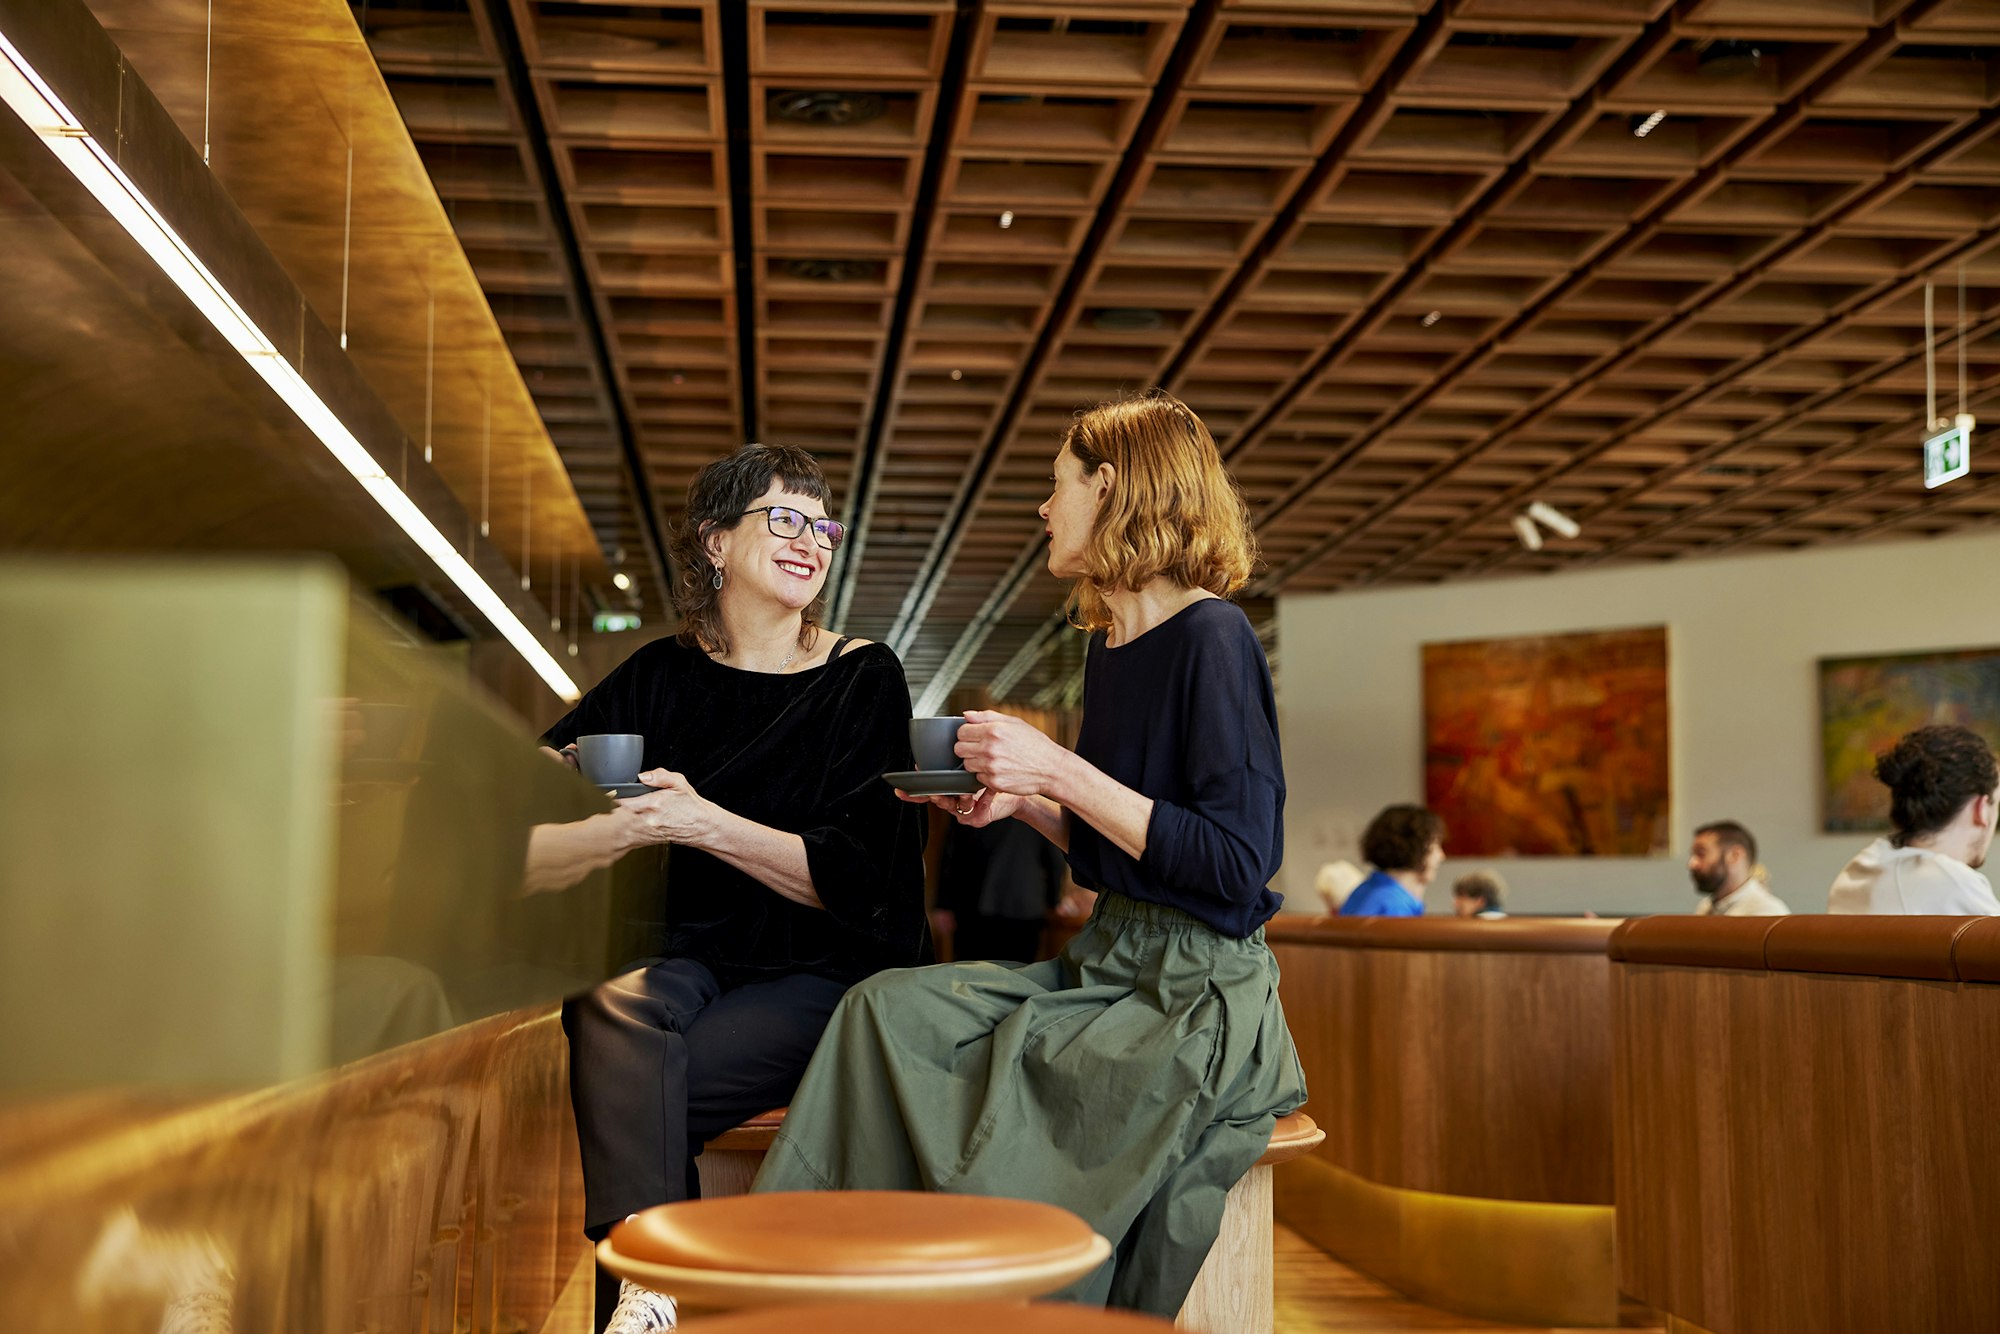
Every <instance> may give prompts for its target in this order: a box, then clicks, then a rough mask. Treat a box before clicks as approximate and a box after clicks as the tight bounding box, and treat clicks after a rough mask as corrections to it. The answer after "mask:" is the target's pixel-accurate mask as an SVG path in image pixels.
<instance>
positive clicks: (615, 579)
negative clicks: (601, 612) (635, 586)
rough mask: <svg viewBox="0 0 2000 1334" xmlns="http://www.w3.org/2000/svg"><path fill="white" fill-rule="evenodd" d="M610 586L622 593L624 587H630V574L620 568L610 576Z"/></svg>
mask: <svg viewBox="0 0 2000 1334" xmlns="http://www.w3.org/2000/svg"><path fill="white" fill-rule="evenodd" d="M611 586H612V587H613V588H615V589H617V590H618V591H619V592H621V593H623V592H624V591H625V590H626V589H628V588H630V587H632V576H631V575H629V574H627V573H625V571H623V570H620V571H618V573H616V574H614V575H612V576H611Z"/></svg>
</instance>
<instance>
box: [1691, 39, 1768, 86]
mask: <svg viewBox="0 0 2000 1334" xmlns="http://www.w3.org/2000/svg"><path fill="white" fill-rule="evenodd" d="M1763 58H1764V48H1763V47H1762V46H1760V45H1758V44H1757V43H1756V42H1746V41H1742V40H1740V39H1738V38H1734V37H1717V38H1714V39H1713V40H1711V41H1708V42H1705V43H1703V44H1702V45H1701V46H1700V47H1699V48H1697V49H1696V51H1695V53H1694V67H1695V69H1696V70H1698V71H1699V72H1700V73H1702V74H1704V75H1708V76H1711V77H1714V78H1719V79H1726V78H1730V77H1733V76H1735V75H1739V74H1754V73H1756V71H1757V66H1758V64H1759V63H1760V62H1761V61H1762V60H1763Z"/></svg>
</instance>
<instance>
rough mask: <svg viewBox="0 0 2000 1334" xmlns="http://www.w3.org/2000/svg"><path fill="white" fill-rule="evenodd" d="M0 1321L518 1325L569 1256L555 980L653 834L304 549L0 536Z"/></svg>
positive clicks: (648, 879)
mask: <svg viewBox="0 0 2000 1334" xmlns="http://www.w3.org/2000/svg"><path fill="white" fill-rule="evenodd" d="M0 623H4V624H6V625H7V626H8V628H9V633H8V634H7V635H6V636H4V637H0V730H4V733H5V735H7V737H8V738H9V745H8V746H7V747H5V748H4V749H0V836H4V838H5V839H6V846H7V848H8V855H7V856H6V857H5V858H4V859H0V1018H4V1023H0V1310H4V1311H5V1312H6V1315H7V1325H8V1328H10V1329H30V1330H43V1329H46V1330H50V1331H57V1330H61V1331H65V1332H66V1334H68V1332H71V1331H76V1330H82V1329H118V1330H123V1329H128V1328H129V1329H144V1330H147V1331H151V1330H153V1329H156V1328H160V1327H161V1326H162V1324H163V1321H164V1320H165V1316H166V1315H167V1314H168V1313H171V1312H172V1311H174V1310H175V1309H176V1307H175V1303H177V1302H178V1303H183V1304H185V1303H193V1304H194V1305H193V1306H191V1307H189V1308H188V1309H190V1310H200V1311H203V1312H206V1311H208V1310H210V1309H212V1308H214V1307H216V1305H217V1304H221V1305H222V1306H226V1308H227V1309H228V1310H230V1311H232V1312H233V1313H234V1320H235V1325H234V1327H235V1328H237V1329H241V1330H267V1329H268V1330H319V1329H324V1330H341V1331H351V1330H385V1331H386V1330H405V1329H424V1328H428V1329H433V1330H450V1329H453V1328H473V1329H523V1330H530V1331H532V1330H538V1329H540V1328H541V1323H542V1319H543V1317H544V1316H545V1315H546V1312H547V1310H548V1309H549V1307H550V1305H551V1304H552V1303H553V1301H554V1299H555V1293H556V1291H557V1289H558V1288H559V1286H560V1283H561V1282H563V1281H566V1280H567V1279H568V1277H569V1275H570V1274H571V1273H572V1271H573V1270H574V1269H575V1266H576V1264H577V1262H578V1261H579V1260H580V1259H581V1257H582V1256H583V1254H584V1253H585V1242H584V1239H583V1236H582V1232H581V1221H580V1214H581V1199H580V1168H579V1167H578V1166H577V1164H576V1161H575V1155H576V1150H575V1140H574V1131H573V1129H572V1126H571V1122H570V1112H569V1100H568V1088H567V1074H566V1071H567V1063H566V1047H565V1044H564V1042H563V1038H562V1034H561V1031H560V1028H559V1026H558V1024H557V1020H556V1003H557V1002H558V1001H559V1000H560V999H561V998H562V997H563V996H564V995H566V994H569V993H572V992H574V991H577V990H579V989H582V988H584V987H587V986H589V985H591V984H593V983H595V982H596V981H598V980H600V979H601V978H603V977H604V976H606V975H607V973H608V971H609V969H610V967H611V964H612V962H613V958H614V956H616V957H618V958H623V957H626V956H627V952H628V951H630V950H632V949H633V948H634V947H635V944H636V943H637V942H635V941H634V940H633V939H631V938H630V937H627V936H623V935H622V934H621V932H620V930H618V929H615V928H614V923H615V922H625V923H635V924H636V929H638V930H641V931H643V930H644V926H645V920H646V918H647V916H648V911H649V908H648V904H649V901H651V900H654V899H657V896H658V894H659V884H658V881H657V878H656V876H657V862H655V861H653V860H651V859H646V858H628V859H627V860H626V861H625V862H624V863H621V864H620V866H619V867H618V868H616V869H615V870H614V871H611V872H598V873H595V874H592V875H588V876H585V877H584V878H582V879H581V880H580V881H577V882H575V883H571V884H567V885H557V884H554V883H552V882H551V881H550V879H549V877H547V876H546V875H539V874H538V876H537V877H536V878H534V879H532V880H531V878H530V877H529V874H528V870H529V865H528V863H529V847H530V843H531V841H532V840H533V839H534V837H535V830H536V829H537V827H538V826H542V825H549V824H555V823H562V822H568V821H573V820H577V819H582V818H586V817H588V816H590V815H592V814H593V813H595V812H600V811H603V810H605V809H607V808H608V806H609V802H608V801H607V799H606V798H605V797H604V796H603V795H602V794H600V793H598V792H595V791H593V790H592V789H591V788H590V787H589V786H588V785H586V784H585V783H583V782H582V780H581V779H579V778H577V777H576V776H575V775H574V774H572V773H570V772H569V771H568V770H566V769H564V768H563V767H561V766H560V765H557V764H553V763H551V762H550V761H549V760H548V759H547V758H546V757H544V756H541V755H539V754H537V753H536V749H535V745H534V741H533V739H532V738H531V737H529V736H527V735H525V734H523V733H522V732H521V731H520V730H519V729H518V727H517V726H516V725H515V724H513V723H512V722H510V721H509V720H508V718H507V716H506V715H505V714H504V713H503V712H502V711H501V710H499V709H498V708H497V707H496V706H495V705H493V704H492V703H491V702H490V701H488V700H486V699H484V698H482V697H481V696H480V694H479V693H478V691H477V690H476V689H475V688H474V687H472V686H471V685H470V684H469V683H468V682H467V681H466V679H465V678H464V675H463V669H462V667H454V665H453V664H452V663H451V662H450V661H449V660H448V659H446V658H444V657H442V656H441V655H440V653H439V651H438V650H437V649H436V648H434V647H432V646H429V645H427V644H423V643H419V642H418V641H416V640H414V639H412V638H411V637H410V636H409V635H408V634H406V633H404V632H403V631H401V630H400V629H398V628H397V626H396V625H395V624H394V623H392V622H391V621H389V620H388V619H387V618H385V617H384V616H382V615H381V614H379V613H378V612H376V611H375V610H374V609H373V608H372V607H371V606H370V605H369V604H367V603H366V602H364V601H361V600H357V599H356V598H355V597H354V595H353V594H352V593H351V591H350V590H349V588H348V586H347V584H346V582H345V580H344V579H343V578H342V577H341V576H340V574H339V573H338V571H337V570H336V569H334V568H333V567H331V566H329V565H322V564H318V563H312V562H264V561H260V562H247V563H244V562H221V561H216V562H145V563H124V562H110V561H103V562H86V563H55V562H31V563H25V564H12V565H0Z"/></svg>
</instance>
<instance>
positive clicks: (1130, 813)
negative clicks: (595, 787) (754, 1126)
mask: <svg viewBox="0 0 2000 1334" xmlns="http://www.w3.org/2000/svg"><path fill="white" fill-rule="evenodd" d="M1052 472H1053V476H1052V477H1051V479H1050V480H1051V483H1052V485H1053V487H1054V492H1053V494H1052V495H1051V496H1050V497H1049V499H1048V500H1047V501H1046V502H1044V503H1043V505H1042V507H1041V516H1042V519H1043V521H1044V523H1045V524H1046V525H1047V530H1048V535H1049V546H1048V568H1049V573H1051V574H1053V575H1055V576H1056V577H1057V578H1058V579H1064V580H1069V581H1071V583H1072V590H1071V598H1070V619H1071V621H1072V622H1073V623H1075V624H1076V625H1077V626H1078V628H1079V629H1083V630H1086V631H1088V632H1089V643H1088V646H1087V648H1086V649H1085V658H1084V675H1083V719H1082V724H1081V727H1080V729H1079V731H1078V734H1077V742H1076V749H1075V750H1073V751H1072V750H1069V749H1066V748H1065V747H1063V746H1062V745H1060V744H1058V743H1057V742H1055V741H1054V740H1052V739H1050V738H1049V737H1047V736H1045V735H1044V734H1043V733H1041V732H1039V731H1037V730H1036V729H1035V728H1033V727H1032V726H1030V725H1029V724H1028V723H1027V722H1026V721H1024V720H1023V719H1020V718H1017V717H1014V716H1012V715H1010V714H1006V713H1001V712H997V711H993V710H976V711H973V712H969V713H967V714H966V715H965V719H966V721H965V724H964V726H963V728H962V729H961V730H960V732H959V734H958V754H959V756H960V757H961V758H962V759H963V760H964V761H965V767H966V769H967V770H969V771H970V772H971V773H972V774H973V775H974V776H975V777H976V778H977V780H978V781H979V782H980V783H981V784H982V785H983V786H982V788H981V790H980V792H979V793H978V794H977V795H975V796H971V797H945V798H935V799H934V800H935V801H936V802H937V804H938V805H939V806H941V807H942V808H943V809H944V810H945V811H947V812H948V813H950V814H951V815H952V816H954V817H955V818H956V819H957V820H958V821H959V822H960V823H961V824H966V825H972V826H980V825H986V824H990V823H992V822H994V821H998V820H1015V821H1019V822H1020V823H1022V824H1025V825H1027V826H1028V827H1030V828H1031V829H1033V830H1035V831H1036V832H1037V833H1038V834H1040V835H1041V836H1042V837H1043V838H1045V839H1047V840H1048V841H1049V842H1050V843H1052V844H1054V845H1055V846H1056V847H1058V848H1060V849H1062V850H1063V853H1064V855H1065V856H1066V858H1067V859H1068V862H1069V867H1070V870H1071V872H1072V873H1073V874H1074V876H1075V877H1076V881H1077V883H1078V884H1079V885H1081V886H1083V887H1085V888H1087V889H1094V890H1096V891H1097V903H1096V907H1095V910H1094V911H1093V912H1092V914H1091V917H1090V921H1089V922H1088V923H1087V924H1085V926H1084V928H1083V929H1082V930H1081V931H1080V932H1078V933H1077V935H1076V936H1075V937H1074V938H1073V939H1072V940H1071V941H1070V942H1069V944H1068V945H1066V946H1065V947H1064V948H1063V952H1062V954H1061V956H1060V957H1058V958H1055V959H1050V960H1048V961H1046V962H1043V963H1035V964H1029V965H1025V966H1020V967H1015V966H1009V965H1003V964H995V963H963V964H948V965H940V966H937V967H932V968H916V969H906V970H896V971H890V972H885V973H880V974H877V975H876V976H875V977H874V978H872V979H870V980H868V981H865V982H863V983H861V984H860V985H859V986H857V987H855V988H854V989H853V990H852V991H850V992H848V993H847V997H846V999H844V1000H843V1001H842V1002H841V1005H840V1008H839V1009H838V1010H837V1011H836V1012H835V1013H834V1017H833V1022H832V1023H831V1024H829V1025H828V1026H827V1032H826V1037H825V1038H824V1039H823V1040H822V1041H821V1042H820V1046H819V1050H818V1052H816V1053H815V1054H814V1056H813V1060H812V1065H811V1067H810V1068H809V1069H808V1070H807V1071H806V1077H805V1080H804V1082H803V1083H801V1084H800V1085H799V1090H798V1092H797V1094H795V1095H794V1096H793V1098H792V1104H791V1111H790V1113H789V1114H788V1115H787V1116H786V1118H785V1126H784V1129H783V1130H782V1131H781V1132H780V1133H779V1135H778V1138H777V1142H776V1144H774V1145H773V1146H772V1148H771V1152H770V1155H769V1156H768V1157H767V1158H766V1159H765V1160H764V1166H763V1169H762V1171H761V1172H760V1173H759V1174H758V1177H757V1181H756V1189H758V1190H760V1191H761V1190H838V1189H848V1190H855V1189H872V1190H885V1189H896V1190H940V1191H950V1192H952V1193H953V1194H960V1195H996V1196H1004V1197H1009V1198H1013V1199H1028V1200H1040V1201H1042V1202H1044V1203H1047V1204H1055V1205H1060V1206H1062V1207H1064V1208H1066V1209H1069V1210H1071V1211H1072V1212H1074V1213H1076V1214H1079V1215H1081V1216H1082V1217H1083V1219H1084V1221H1086V1222H1087V1223H1089V1224H1090V1226H1091V1228H1092V1229H1093V1230H1094V1231H1096V1232H1097V1233H1098V1234H1099V1235H1100V1236H1103V1237H1105V1238H1107V1239H1109V1240H1110V1242H1111V1243H1112V1256H1111V1258H1110V1259H1109V1260H1107V1261H1106V1262H1105V1263H1104V1265H1103V1266H1101V1267H1100V1268H1099V1269H1098V1270H1097V1272H1095V1273H1094V1274H1092V1275H1090V1276H1089V1277H1087V1278H1085V1279H1084V1280H1082V1281H1081V1282H1079V1283H1078V1284H1076V1285H1074V1286H1073V1287H1072V1288H1070V1289H1068V1290H1067V1291H1066V1292H1065V1293H1064V1294H1063V1295H1064V1296H1066V1297H1067V1298H1069V1299H1070V1300H1074V1301H1079V1302H1085V1303H1093V1304H1109V1305H1112V1306H1119V1307H1126V1308H1133V1309H1138V1310H1142V1311H1149V1312H1151V1313H1153V1314H1155V1315H1162V1316H1167V1317H1169V1318H1171V1317H1172V1316H1173V1314H1174V1313H1175V1312H1176V1311H1177V1310H1179V1309H1180V1306H1181V1303H1182V1302H1183V1300H1184V1299H1185V1298H1186V1296H1187V1292H1188V1289H1189V1288H1190V1287H1191V1286H1192V1285H1193V1283H1194V1278H1195V1274H1196V1273H1197V1272H1198V1271H1199V1270H1200V1269H1201V1265H1202V1261H1203V1260H1205V1259H1206V1258H1207V1257H1208V1252H1209V1248H1210V1247H1211V1246H1212V1245H1213V1244H1214V1242H1215V1238H1216V1234H1217V1232H1218V1231H1219V1229H1220V1227H1221V1223H1222V1208H1223V1200H1224V1198H1225V1197H1226V1196H1227V1195H1228V1193H1229V1188H1230V1187H1231V1186H1233V1185H1235V1184H1236V1181H1237V1179H1238V1178H1240V1177H1241V1176H1242V1175H1243V1174H1244V1173H1245V1172H1247V1171H1248V1170H1249V1169H1250V1167H1251V1165H1252V1164H1254V1163H1255V1162H1256V1161H1257V1159H1258V1158H1259V1157H1260V1156H1261V1155H1262V1154H1263V1152H1264V1149H1265V1146H1266V1144H1267V1143H1268V1141H1269V1139H1270V1135H1271V1127H1272V1125H1273V1123H1274V1122H1275V1121H1276V1120H1277V1118H1278V1117H1279V1116H1280V1115H1282V1114H1284V1113H1287V1112H1291V1111H1293V1110H1295V1109H1296V1108H1298V1107H1299V1106H1300V1105H1302V1104H1303V1103H1304V1102H1305V1095H1306V1090H1305V1076H1304V1074H1303V1072H1302V1071H1301V1070H1300V1068H1299V1059H1298V1056H1297V1054H1296V1053H1295V1052H1294V1051H1293V1048H1292V1038H1291V1034H1290V1033H1289V1032H1288V1031H1287V1030H1286V1027H1285V1015H1284V1009H1283V1007H1282V1006H1281V1005H1280V1004H1279V1000H1278V965H1277V962H1276V960H1274V959H1273V958H1272V956H1271V951H1270V949H1269V947H1268V946H1266V945H1265V943H1264V923H1265V922H1266V921H1268V920H1269V919H1270V917H1271V915H1272V914H1273V913H1275V912H1276V911H1277V910H1278V905H1279V902H1280V900H1279V898H1278V895H1276V894H1275V893H1273V892H1272V891H1271V889H1270V882H1271V877H1272V876H1273V875H1274V874H1275V873H1276V871H1277V869H1278V865H1279V862H1280V861H1281V860H1282V858H1283V852H1284V806H1285V772H1284V766H1283V763H1282V761H1281V759H1280V757H1279V751H1278V718H1277V707H1276V703H1275V699H1274V696H1273V693H1272V689H1271V669H1270V664H1269V662H1268V660H1267V659H1266V658H1265V656H1264V650H1263V648H1262V646H1261V645H1260V644H1259V643H1258V641H1257V632H1256V631H1255V630H1254V629H1252V628H1251V625H1250V621H1249V618H1248V617H1246V616H1245V615H1244V614H1243V610H1242V608H1240V607H1237V606H1235V605H1234V604H1233V603H1230V602H1228V601H1227V600H1226V599H1227V597H1228V595H1229V594H1231V593H1234V592H1235V591H1236V590H1237V589H1239V588H1241V587H1242V586H1243V584H1244V582H1245V581H1246V580H1247V579H1248V578H1249V576H1250V572H1251V568H1252V565H1253V563H1254V560H1255V556H1256V548H1255V539H1254V537H1253V535H1252V532H1251V528H1250V516H1249V514H1248V512H1247V510H1246V508H1245V506H1244V503H1243V498H1242V495H1241V494H1240V493H1239V492H1238V491H1237V489H1236V486H1235V484H1234V482H1232V481H1231V479H1230V477H1229V474H1228V472H1227V471H1226V470H1225V469H1224V468H1223V466H1222V458H1221V455H1220V453H1219V452H1218V451H1217V449H1216V447H1215V440H1214V438H1213V437H1212V436H1211V435H1210V434H1209V431H1208V428H1207V427H1206V426H1205V425H1203V424H1202V421H1201V418H1199V417H1197V416H1196V415H1195V414H1194V413H1193V412H1192V411H1190V410H1189V409H1188V407H1187V406H1186V405H1185V404H1183V403H1181V402H1179V401H1178V400H1176V399H1174V398H1172V397H1169V396H1168V395H1166V394H1161V393H1152V394H1145V395H1141V396H1138V397H1135V398H1129V399H1124V400H1121V401H1118V402H1112V403H1106V404H1103V405H1101V406H1099V407H1096V408H1093V409H1091V410H1090V411H1088V412H1084V413H1081V414H1079V415H1078V417H1077V418H1076V420H1075V421H1074V422H1072V423H1071V425H1070V427H1069V430H1068V432H1067V433H1066V434H1065V435H1064V437H1063V440H1062V444H1061V446H1060V447H1059V448H1058V449H1057V451H1056V456H1055V463H1054V468H1053V469H1052Z"/></svg>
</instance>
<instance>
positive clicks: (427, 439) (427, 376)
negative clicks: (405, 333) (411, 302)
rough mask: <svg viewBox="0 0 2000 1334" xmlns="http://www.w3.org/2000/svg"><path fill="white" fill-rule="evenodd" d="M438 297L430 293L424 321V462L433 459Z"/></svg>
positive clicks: (434, 293)
mask: <svg viewBox="0 0 2000 1334" xmlns="http://www.w3.org/2000/svg"><path fill="white" fill-rule="evenodd" d="M437 332H438V299H437V293H436V292H432V293H430V313H429V314H428V315H427V316H425V321H424V462H425V463H429V462H430V461H431V409H432V407H433V406H434V405H435V403H436V396H435V394H434V392H433V390H434V388H435V385H436V377H435V375H434V373H433V372H434V369H435V366H436V362H437Z"/></svg>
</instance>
